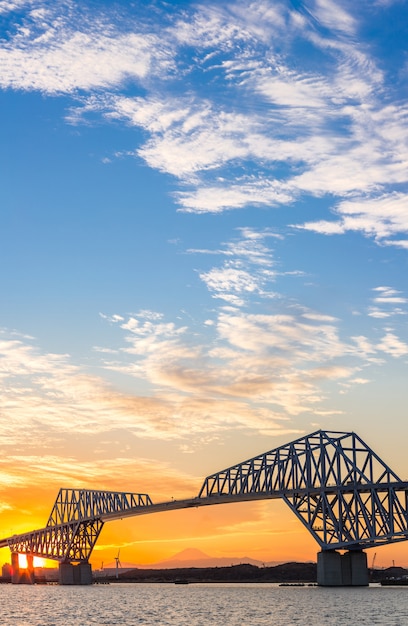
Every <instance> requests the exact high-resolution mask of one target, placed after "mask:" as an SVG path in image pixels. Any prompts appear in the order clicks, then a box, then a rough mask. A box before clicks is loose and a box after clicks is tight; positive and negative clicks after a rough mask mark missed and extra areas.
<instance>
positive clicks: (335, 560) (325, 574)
mask: <svg viewBox="0 0 408 626" xmlns="http://www.w3.org/2000/svg"><path fill="white" fill-rule="evenodd" d="M317 584H318V585H320V586H322V587H366V586H367V585H368V567H367V555H366V553H365V552H363V551H362V550H349V551H348V552H345V553H344V554H340V552H336V550H322V552H319V553H318V555H317Z"/></svg>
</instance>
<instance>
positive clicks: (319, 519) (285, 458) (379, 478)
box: [0, 431, 408, 563]
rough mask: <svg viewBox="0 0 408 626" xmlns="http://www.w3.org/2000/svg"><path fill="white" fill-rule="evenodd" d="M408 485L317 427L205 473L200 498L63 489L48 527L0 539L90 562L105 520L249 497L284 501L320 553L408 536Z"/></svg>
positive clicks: (346, 435)
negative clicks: (156, 497) (159, 500)
mask: <svg viewBox="0 0 408 626" xmlns="http://www.w3.org/2000/svg"><path fill="white" fill-rule="evenodd" d="M407 494H408V482H404V481H402V480H401V479H400V478H399V477H398V476H397V474H396V473H395V472H394V471H393V470H391V469H390V468H389V467H388V465H386V464H385V463H384V461H382V460H381V459H380V457H379V456H378V455H377V454H376V453H375V452H373V450H371V449H370V448H369V446H368V445H367V444H365V443H364V441H363V440H362V439H361V438H360V437H359V436H358V435H356V434H355V433H353V432H328V431H317V432H314V433H312V434H310V435H308V436H305V437H301V438H299V439H297V440H296V441H293V442H291V443H289V444H286V445H283V446H280V447H279V448H276V449H274V450H271V451H269V452H265V453H263V454H261V455H259V456H256V457H254V458H252V459H249V460H247V461H244V462H243V463H238V464H237V465H234V466H232V467H230V468H228V469H225V470H222V471H220V472H217V473H215V474H212V475H211V476H208V477H207V478H206V479H205V480H204V483H203V485H202V487H201V490H200V492H199V494H198V496H197V497H193V498H190V499H188V500H178V501H177V500H172V501H171V502H162V503H159V504H153V502H152V500H151V499H150V497H149V496H148V495H147V494H139V493H129V492H114V491H94V490H81V489H60V491H59V493H58V496H57V499H56V501H55V504H54V506H53V508H52V511H51V514H50V517H49V519H48V522H47V525H46V527H45V528H42V529H40V530H34V531H31V532H28V533H24V534H20V535H14V536H13V537H8V538H6V539H3V540H0V547H5V546H8V547H9V548H10V550H11V552H15V553H25V554H31V555H34V556H40V557H43V558H47V559H54V560H57V561H59V562H61V563H64V562H69V563H75V562H77V563H82V562H88V560H89V557H90V555H91V553H92V550H93V548H94V546H95V544H96V541H97V539H98V537H99V535H100V532H101V530H102V527H103V525H104V523H105V522H106V521H109V520H113V519H119V518H124V517H129V516H134V515H144V514H147V513H154V512H161V511H169V510H175V509H182V508H188V507H199V506H207V505H213V504H222V503H227V502H237V501H245V500H255V499H266V498H282V499H283V500H284V501H285V502H286V504H287V505H288V506H289V507H290V508H291V510H292V511H293V512H294V513H295V515H296V516H297V517H298V519H299V520H300V521H301V522H302V524H304V526H306V528H307V529H308V530H309V532H310V533H311V534H312V535H313V537H314V538H315V540H316V541H317V543H318V544H319V546H320V548H321V550H323V551H325V550H326V551H327V550H336V549H340V550H341V549H345V550H361V549H363V548H369V547H373V546H380V545H383V544H387V543H392V542H396V541H403V540H406V539H407V538H408V495H407Z"/></svg>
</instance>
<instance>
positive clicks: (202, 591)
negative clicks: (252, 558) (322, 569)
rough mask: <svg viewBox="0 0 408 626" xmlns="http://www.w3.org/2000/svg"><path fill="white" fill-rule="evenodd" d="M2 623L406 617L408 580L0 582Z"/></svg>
mask: <svg viewBox="0 0 408 626" xmlns="http://www.w3.org/2000/svg"><path fill="white" fill-rule="evenodd" d="M0 607H1V608H0V624H1V626H87V625H88V624H97V625H98V626H114V625H117V624H120V625H121V626H134V625H137V624H144V625H149V626H150V625H156V626H157V625H158V624H159V625H160V626H166V625H168V624H171V625H172V626H174V625H177V626H206V625H207V624H214V625H217V626H243V625H245V626H252V625H253V626H263V625H265V624H268V625H269V626H287V625H292V624H294V625H298V624H307V625H310V626H320V625H323V624H324V625H327V626H342V625H345V624H347V625H353V626H360V625H361V624H370V625H373V624H381V625H382V626H407V625H408V587H405V588H404V587H402V588H398V587H384V588H382V587H380V586H370V587H369V588H356V589H350V588H343V589H329V588H321V587H279V586H278V585H273V584H270V585H269V584H191V585H172V584H112V585H94V586H91V587H59V586H56V585H55V586H54V585H47V586H46V585H44V586H42V585H38V586H37V585H35V586H32V587H31V586H25V585H21V586H19V585H0Z"/></svg>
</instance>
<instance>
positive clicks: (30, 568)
mask: <svg viewBox="0 0 408 626" xmlns="http://www.w3.org/2000/svg"><path fill="white" fill-rule="evenodd" d="M25 556H26V559H27V567H25V568H23V569H20V563H19V560H18V552H12V553H11V582H12V583H13V584H14V585H22V584H26V585H33V584H34V582H35V579H34V557H33V555H32V554H26V555H25Z"/></svg>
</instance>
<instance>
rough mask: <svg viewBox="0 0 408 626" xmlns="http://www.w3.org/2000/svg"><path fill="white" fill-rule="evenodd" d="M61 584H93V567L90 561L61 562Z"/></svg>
mask: <svg viewBox="0 0 408 626" xmlns="http://www.w3.org/2000/svg"><path fill="white" fill-rule="evenodd" d="M59 584H60V585H92V567H91V564H90V563H85V562H84V563H78V565H74V564H73V563H60V564H59Z"/></svg>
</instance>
